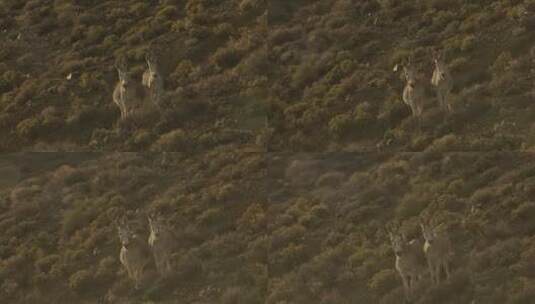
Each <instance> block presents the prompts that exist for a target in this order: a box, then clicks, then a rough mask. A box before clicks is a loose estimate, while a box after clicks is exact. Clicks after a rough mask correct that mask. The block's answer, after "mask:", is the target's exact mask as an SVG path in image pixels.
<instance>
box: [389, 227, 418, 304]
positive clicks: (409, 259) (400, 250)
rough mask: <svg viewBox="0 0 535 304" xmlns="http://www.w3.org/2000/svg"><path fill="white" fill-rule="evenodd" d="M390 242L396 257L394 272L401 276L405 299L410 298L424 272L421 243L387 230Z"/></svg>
mask: <svg viewBox="0 0 535 304" xmlns="http://www.w3.org/2000/svg"><path fill="white" fill-rule="evenodd" d="M388 234H389V236H390V242H391V243H392V249H393V250H394V254H395V255H396V270H397V271H398V272H399V275H400V276H401V281H402V283H403V289H404V290H405V297H406V299H407V301H408V300H410V298H411V297H412V294H413V292H414V288H415V284H416V282H417V281H418V280H420V279H421V277H422V275H423V274H424V272H425V262H423V261H422V260H423V259H424V258H423V256H422V242H421V241H420V240H417V239H413V240H411V241H407V240H406V237H405V235H404V234H400V233H398V232H393V231H392V230H390V229H389V231H388Z"/></svg>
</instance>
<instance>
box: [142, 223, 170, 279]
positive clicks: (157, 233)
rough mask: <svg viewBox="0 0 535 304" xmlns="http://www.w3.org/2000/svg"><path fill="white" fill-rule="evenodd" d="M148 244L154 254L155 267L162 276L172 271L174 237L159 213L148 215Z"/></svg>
mask: <svg viewBox="0 0 535 304" xmlns="http://www.w3.org/2000/svg"><path fill="white" fill-rule="evenodd" d="M148 219H149V227H150V236H149V246H150V248H151V250H152V253H153V255H154V260H155V262H156V269H157V270H158V273H159V274H160V275H162V276H167V275H169V274H170V273H171V272H172V270H173V269H172V264H171V255H172V253H173V251H174V249H175V245H176V238H175V235H174V234H173V232H172V230H170V229H169V227H168V224H167V223H166V222H165V221H164V219H163V217H162V216H161V215H159V214H158V215H149V217H148Z"/></svg>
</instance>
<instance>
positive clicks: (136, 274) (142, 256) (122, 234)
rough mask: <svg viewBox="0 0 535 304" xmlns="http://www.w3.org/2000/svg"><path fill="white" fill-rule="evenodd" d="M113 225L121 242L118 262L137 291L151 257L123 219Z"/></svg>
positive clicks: (144, 245) (145, 246)
mask: <svg viewBox="0 0 535 304" xmlns="http://www.w3.org/2000/svg"><path fill="white" fill-rule="evenodd" d="M115 224H116V227H117V232H118V235H119V241H120V242H121V252H120V254H119V260H120V262H121V264H122V265H123V266H124V268H125V269H126V272H127V274H128V277H129V278H130V279H131V280H133V281H134V284H135V286H134V288H135V289H136V290H137V289H139V287H140V284H141V280H142V278H143V276H144V274H145V270H146V268H147V266H148V265H149V264H150V262H151V255H150V252H149V250H148V248H147V245H146V243H145V242H144V241H142V240H141V238H140V237H139V236H138V234H137V233H135V232H134V231H133V230H132V227H131V226H130V224H129V223H128V222H127V220H126V218H125V217H122V218H121V219H120V220H116V222H115Z"/></svg>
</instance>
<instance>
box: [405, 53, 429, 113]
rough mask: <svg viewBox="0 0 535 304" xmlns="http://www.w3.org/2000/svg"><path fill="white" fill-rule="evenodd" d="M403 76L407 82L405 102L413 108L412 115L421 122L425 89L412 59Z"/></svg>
mask: <svg viewBox="0 0 535 304" xmlns="http://www.w3.org/2000/svg"><path fill="white" fill-rule="evenodd" d="M403 74H404V75H405V80H406V81H407V83H406V84H405V88H404V89H403V102H405V104H406V105H408V106H409V107H410V108H411V112H412V115H413V116H414V117H416V118H417V119H418V121H420V120H421V116H422V113H423V110H424V98H425V88H424V87H423V85H422V83H421V82H420V81H419V79H418V76H417V72H416V69H415V68H414V67H413V65H412V63H411V61H410V59H409V62H408V63H407V65H405V66H404V67H403Z"/></svg>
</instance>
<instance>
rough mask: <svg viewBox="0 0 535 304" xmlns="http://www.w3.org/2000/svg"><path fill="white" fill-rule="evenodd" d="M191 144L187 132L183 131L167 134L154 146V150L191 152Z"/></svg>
mask: <svg viewBox="0 0 535 304" xmlns="http://www.w3.org/2000/svg"><path fill="white" fill-rule="evenodd" d="M191 149H192V148H191V143H190V141H189V138H188V136H187V135H186V132H184V131H183V130H181V129H178V130H174V131H171V132H169V133H166V134H164V135H162V136H160V138H158V140H156V142H155V143H154V144H153V145H152V150H156V151H175V152H179V151H180V152H183V151H189V150H191Z"/></svg>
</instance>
